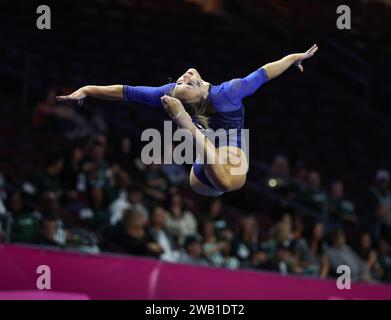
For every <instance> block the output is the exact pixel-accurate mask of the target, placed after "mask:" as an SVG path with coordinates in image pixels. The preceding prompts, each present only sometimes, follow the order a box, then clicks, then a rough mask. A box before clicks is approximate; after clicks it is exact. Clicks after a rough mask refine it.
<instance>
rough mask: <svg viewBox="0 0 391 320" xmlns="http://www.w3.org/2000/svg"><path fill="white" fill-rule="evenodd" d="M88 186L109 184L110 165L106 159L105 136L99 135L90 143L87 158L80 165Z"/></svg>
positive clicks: (104, 186) (106, 185)
mask: <svg viewBox="0 0 391 320" xmlns="http://www.w3.org/2000/svg"><path fill="white" fill-rule="evenodd" d="M82 168H83V171H84V172H86V174H87V182H88V186H89V187H102V188H106V187H108V186H109V177H110V174H111V172H110V166H109V163H108V161H107V160H106V138H105V137H104V136H100V137H99V138H96V139H95V140H94V142H93V143H92V146H91V149H90V152H89V154H88V157H87V159H86V160H85V161H84V163H83V165H82Z"/></svg>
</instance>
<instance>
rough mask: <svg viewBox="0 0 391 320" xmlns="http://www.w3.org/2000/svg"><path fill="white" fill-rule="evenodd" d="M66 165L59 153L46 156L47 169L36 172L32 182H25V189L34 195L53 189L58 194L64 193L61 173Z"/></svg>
mask: <svg viewBox="0 0 391 320" xmlns="http://www.w3.org/2000/svg"><path fill="white" fill-rule="evenodd" d="M63 166H64V159H63V157H62V156H61V155H59V154H51V155H48V156H47V157H46V166H45V169H44V170H43V171H42V172H40V173H38V174H36V175H35V176H34V177H33V178H32V181H31V183H32V184H29V183H27V184H25V185H24V187H23V188H24V191H26V192H27V193H28V194H31V195H33V196H37V195H40V194H41V193H42V192H45V191H51V192H54V193H55V194H57V195H60V194H61V193H62V186H61V183H60V179H59V175H60V174H61V171H62V169H63Z"/></svg>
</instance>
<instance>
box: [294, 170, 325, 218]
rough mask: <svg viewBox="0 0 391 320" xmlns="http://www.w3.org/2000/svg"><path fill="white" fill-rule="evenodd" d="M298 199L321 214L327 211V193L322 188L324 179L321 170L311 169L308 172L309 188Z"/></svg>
mask: <svg viewBox="0 0 391 320" xmlns="http://www.w3.org/2000/svg"><path fill="white" fill-rule="evenodd" d="M297 200H298V201H299V202H301V203H302V204H303V205H305V206H307V207H308V208H310V209H312V210H315V211H317V212H319V213H320V214H325V213H326V212H325V210H326V204H327V195H326V193H325V192H324V191H323V190H322V180H321V176H320V173H319V172H317V171H311V172H310V173H309V174H308V185H307V188H306V189H305V191H304V193H302V194H301V195H300V197H299V198H298V199H297Z"/></svg>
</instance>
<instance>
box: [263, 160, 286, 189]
mask: <svg viewBox="0 0 391 320" xmlns="http://www.w3.org/2000/svg"><path fill="white" fill-rule="evenodd" d="M266 181H267V187H268V188H270V189H273V190H275V191H277V192H278V193H280V194H281V195H287V194H288V192H289V190H290V186H291V176H290V165H289V161H288V158H287V157H285V156H284V155H278V156H276V157H275V158H274V159H273V161H272V164H271V168H270V172H269V175H268V178H267V180H266Z"/></svg>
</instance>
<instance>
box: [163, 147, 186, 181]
mask: <svg viewBox="0 0 391 320" xmlns="http://www.w3.org/2000/svg"><path fill="white" fill-rule="evenodd" d="M168 147H169V146H168V145H165V150H164V151H165V152H171V154H174V149H175V145H174V144H172V145H171V148H170V149H169V150H166V148H167V149H168ZM162 171H163V172H164V174H165V175H166V176H167V178H168V179H169V180H170V183H171V185H172V186H184V185H185V184H186V183H187V181H188V176H189V174H188V172H187V170H186V168H185V167H184V165H179V164H177V163H175V159H174V160H173V161H172V163H170V164H165V163H164V164H163V165H162Z"/></svg>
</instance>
